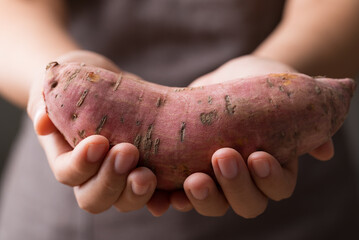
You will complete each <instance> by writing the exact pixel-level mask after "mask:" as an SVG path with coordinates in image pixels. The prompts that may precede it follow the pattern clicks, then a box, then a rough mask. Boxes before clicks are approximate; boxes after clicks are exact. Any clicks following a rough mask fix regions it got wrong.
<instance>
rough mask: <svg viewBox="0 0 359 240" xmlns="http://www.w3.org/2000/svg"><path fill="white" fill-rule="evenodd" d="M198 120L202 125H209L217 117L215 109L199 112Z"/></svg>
mask: <svg viewBox="0 0 359 240" xmlns="http://www.w3.org/2000/svg"><path fill="white" fill-rule="evenodd" d="M199 117H200V120H201V123H202V124H203V125H211V124H212V123H213V121H215V120H216V119H217V111H216V110H213V111H210V112H208V113H201V114H200V116H199Z"/></svg>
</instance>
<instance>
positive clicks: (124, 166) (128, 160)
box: [115, 152, 136, 174]
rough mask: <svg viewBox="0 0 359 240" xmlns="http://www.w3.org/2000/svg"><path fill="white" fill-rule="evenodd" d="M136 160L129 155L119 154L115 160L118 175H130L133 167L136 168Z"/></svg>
mask: <svg viewBox="0 0 359 240" xmlns="http://www.w3.org/2000/svg"><path fill="white" fill-rule="evenodd" d="M135 161H136V159H135V158H134V157H133V156H132V155H129V154H124V153H122V152H118V153H117V154H116V158H115V171H116V172H117V173H118V174H125V173H128V172H129V171H130V170H131V169H132V168H133V167H135Z"/></svg>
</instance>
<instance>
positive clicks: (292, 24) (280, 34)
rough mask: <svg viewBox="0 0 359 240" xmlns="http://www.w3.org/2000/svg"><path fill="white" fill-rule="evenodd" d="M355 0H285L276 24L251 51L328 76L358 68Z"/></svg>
mask: <svg viewBox="0 0 359 240" xmlns="http://www.w3.org/2000/svg"><path fill="white" fill-rule="evenodd" d="M358 12H359V1H358V0H340V1H338V0H316V1H312V0H288V1H287V4H286V7H285V11H284V16H283V20H282V22H281V24H280V25H279V26H278V28H277V29H276V30H275V31H274V32H273V33H272V34H271V35H270V36H269V37H268V38H267V39H266V40H265V41H264V42H263V43H262V44H261V45H260V46H259V47H258V48H257V49H256V51H255V52H254V55H257V56H261V57H266V58H271V59H274V60H277V61H280V62H283V63H286V64H288V65H290V66H292V67H294V68H296V69H297V70H298V71H300V72H304V73H307V74H311V75H327V76H330V77H347V76H352V77H353V76H355V75H356V74H358V71H359V45H358V43H359V27H358V26H359V14H358Z"/></svg>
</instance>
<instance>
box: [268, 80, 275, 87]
mask: <svg viewBox="0 0 359 240" xmlns="http://www.w3.org/2000/svg"><path fill="white" fill-rule="evenodd" d="M267 85H268V87H269V88H272V87H274V84H273V83H272V82H271V81H270V79H269V78H267Z"/></svg>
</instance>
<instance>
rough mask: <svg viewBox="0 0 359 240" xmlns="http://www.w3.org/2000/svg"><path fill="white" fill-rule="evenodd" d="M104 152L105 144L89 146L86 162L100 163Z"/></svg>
mask: <svg viewBox="0 0 359 240" xmlns="http://www.w3.org/2000/svg"><path fill="white" fill-rule="evenodd" d="M106 150H107V145H106V144H90V146H89V147H88V149H87V161H89V162H91V163H95V162H98V161H100V160H101V159H102V158H103V156H104V153H105V151H106Z"/></svg>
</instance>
